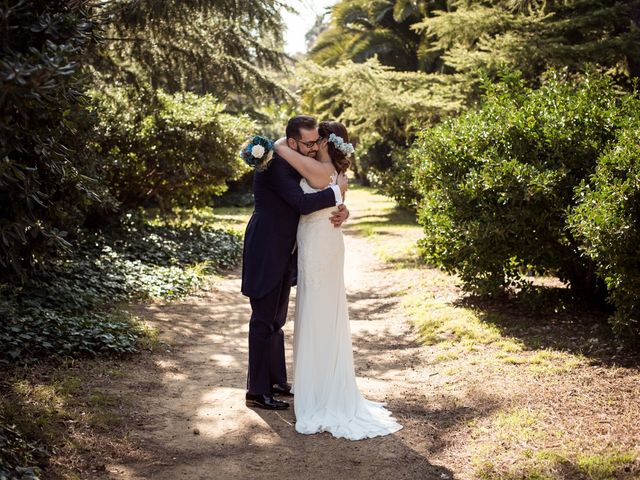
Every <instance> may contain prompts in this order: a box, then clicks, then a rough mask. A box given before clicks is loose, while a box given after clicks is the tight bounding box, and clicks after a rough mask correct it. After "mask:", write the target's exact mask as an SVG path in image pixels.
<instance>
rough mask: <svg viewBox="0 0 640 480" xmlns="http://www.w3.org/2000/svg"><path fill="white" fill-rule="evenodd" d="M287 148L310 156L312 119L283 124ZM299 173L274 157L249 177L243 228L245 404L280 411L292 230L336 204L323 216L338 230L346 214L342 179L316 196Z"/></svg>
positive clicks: (293, 265)
mask: <svg viewBox="0 0 640 480" xmlns="http://www.w3.org/2000/svg"><path fill="white" fill-rule="evenodd" d="M286 136H287V144H288V145H289V146H290V147H291V148H293V149H294V150H297V151H298V152H299V153H300V154H302V155H306V156H308V157H313V158H315V156H316V154H317V153H318V145H319V144H320V142H321V140H322V139H321V138H320V137H319V135H318V128H317V122H316V119H315V118H313V117H309V116H306V115H301V116H297V117H293V118H292V119H291V120H289V123H288V124H287V130H286ZM301 178H302V177H301V176H300V174H299V173H298V172H297V171H296V170H295V169H294V168H293V167H291V166H290V165H289V164H288V163H287V162H286V161H285V160H284V159H282V158H281V157H279V156H278V155H277V154H275V153H274V156H273V160H272V161H271V164H270V165H269V167H268V168H267V169H266V170H264V171H261V172H256V173H255V175H254V178H253V195H254V198H255V207H254V211H253V215H252V216H251V219H250V220H249V224H248V225H247V230H246V232H245V237H244V250H243V254H242V260H243V261H242V293H243V295H245V296H247V297H249V299H250V301H251V320H250V321H249V371H248V375H247V394H246V405H247V406H248V407H258V408H265V409H269V410H281V409H285V408H288V407H289V403H287V402H285V401H283V400H279V399H276V398H274V396H273V395H274V394H281V395H291V393H290V390H291V387H290V386H289V384H287V371H286V365H285V359H284V333H283V332H282V327H283V326H284V323H285V321H286V319H287V310H288V305H289V293H290V292H291V286H292V285H294V284H295V276H296V271H297V255H296V253H295V248H294V247H295V245H296V232H297V229H298V220H299V219H300V215H301V214H309V213H312V212H315V211H316V210H321V209H323V208H328V207H332V206H336V210H334V211H333V212H332V216H331V217H330V218H327V221H331V222H332V223H333V225H334V226H335V227H339V226H340V225H342V223H343V222H344V221H345V220H346V219H347V217H348V216H349V211H348V209H347V208H346V207H345V206H344V204H342V195H343V194H344V192H345V191H346V190H347V179H346V177H345V176H344V175H341V176H339V177H338V185H333V186H332V187H331V188H326V189H325V190H322V191H321V192H317V193H312V194H304V193H303V192H302V189H301V188H300V180H301Z"/></svg>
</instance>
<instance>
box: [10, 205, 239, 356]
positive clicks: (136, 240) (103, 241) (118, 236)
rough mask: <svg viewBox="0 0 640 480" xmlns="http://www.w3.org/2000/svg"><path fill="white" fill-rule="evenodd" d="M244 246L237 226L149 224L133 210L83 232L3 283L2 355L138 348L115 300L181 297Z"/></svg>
mask: <svg viewBox="0 0 640 480" xmlns="http://www.w3.org/2000/svg"><path fill="white" fill-rule="evenodd" d="M241 248H242V246H241V239H240V235H239V234H237V233H233V232H230V231H224V230H219V229H212V228H209V227H197V226H191V227H190V228H188V229H186V228H184V229H183V228H178V227H169V226H152V225H149V224H147V223H146V222H143V221H142V220H141V219H140V218H139V217H136V216H128V217H125V218H124V219H123V221H122V222H121V223H120V224H119V225H114V226H111V227H110V228H109V229H108V230H106V229H105V231H104V232H83V236H82V238H81V240H80V241H79V242H78V248H77V249H76V250H75V251H74V253H73V255H72V256H69V257H68V258H64V259H60V260H58V261H56V262H55V263H54V264H53V265H52V266H51V267H50V268H49V269H48V270H47V271H46V272H42V273H41V274H39V275H38V276H36V277H34V278H32V279H31V280H30V281H29V283H27V284H25V285H22V286H20V287H11V286H8V285H7V286H5V287H4V292H3V297H2V298H1V299H0V314H2V316H3V317H4V318H5V320H4V321H3V322H2V324H0V344H1V345H2V350H1V354H0V362H2V361H5V362H8V361H11V362H16V361H17V362H28V361H31V360H33V359H34V358H38V357H41V356H44V355H61V356H75V355H83V354H96V353H100V352H111V353H126V352H132V351H135V350H136V347H137V341H138V339H139V337H140V335H141V334H142V333H143V329H142V327H141V325H140V324H138V323H136V322H135V321H133V320H132V319H131V318H129V317H128V316H127V315H125V314H123V313H122V312H119V311H118V310H117V309H116V310H114V307H117V306H118V305H119V304H120V303H122V302H125V301H127V300H130V299H132V298H137V299H144V298H165V299H172V298H178V297H181V296H184V295H185V294H186V293H188V292H189V291H191V290H192V289H193V288H194V287H195V286H197V285H199V284H200V282H201V279H202V274H203V273H204V271H206V270H207V269H208V270H212V271H216V272H217V271H221V270H223V269H226V268H229V267H231V266H233V265H235V264H236V263H237V262H238V261H239V258H240V252H241Z"/></svg>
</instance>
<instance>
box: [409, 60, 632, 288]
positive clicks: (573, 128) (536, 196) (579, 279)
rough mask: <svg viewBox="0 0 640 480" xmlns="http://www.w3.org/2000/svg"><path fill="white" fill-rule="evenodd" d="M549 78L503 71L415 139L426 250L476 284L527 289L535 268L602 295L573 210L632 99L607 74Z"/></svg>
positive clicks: (466, 281)
mask: <svg viewBox="0 0 640 480" xmlns="http://www.w3.org/2000/svg"><path fill="white" fill-rule="evenodd" d="M547 77H548V78H547V80H546V81H545V82H544V83H543V84H542V86H541V87H540V88H539V89H537V90H534V89H532V88H530V87H526V86H525V84H524V82H523V81H522V79H521V78H520V77H519V76H518V75H510V76H505V78H504V81H503V82H501V83H496V84H493V85H488V86H487V93H486V95H485V98H484V103H483V105H482V107H481V108H480V109H479V110H478V111H474V112H469V113H467V114H465V115H463V116H461V117H460V118H458V119H455V120H450V121H448V122H446V123H444V124H441V125H439V126H437V127H435V128H433V129H429V130H425V131H423V132H422V134H421V135H420V137H419V139H418V141H417V142H416V143H415V145H414V147H413V150H412V156H413V158H414V160H415V162H416V164H417V167H416V171H415V181H416V184H417V186H418V188H419V190H420V193H421V194H422V195H423V196H424V200H423V201H422V203H421V207H420V212H419V216H420V221H421V223H422V225H423V226H424V230H425V238H424V240H423V242H422V252H423V254H424V256H425V258H426V259H427V260H428V261H430V262H432V263H434V264H436V265H439V266H441V267H443V268H444V269H446V270H448V271H450V272H455V273H458V274H460V276H461V278H462V280H463V282H464V284H465V286H466V287H467V288H468V289H470V290H472V291H475V292H479V293H490V292H498V291H502V290H503V289H506V288H509V287H526V286H528V282H526V280H525V277H524V275H523V274H524V273H526V272H531V271H539V272H550V273H553V274H556V275H558V276H559V277H560V278H561V279H563V280H565V281H567V282H569V283H570V284H571V286H572V287H574V288H575V289H576V290H579V291H581V292H584V293H589V294H598V293H602V292H601V291H600V290H599V288H601V287H600V282H599V281H598V279H597V276H596V274H595V264H594V263H593V260H591V258H589V257H585V256H584V255H582V254H581V250H580V246H581V243H580V241H579V240H578V239H576V238H575V237H574V235H573V232H572V231H571V230H569V229H568V228H567V226H568V224H567V214H568V212H569V210H570V209H571V208H572V207H573V206H575V204H576V199H575V195H574V191H575V189H576V187H577V186H578V185H580V182H581V181H582V180H584V179H586V178H588V177H589V176H590V175H591V174H593V173H594V171H595V168H596V163H597V159H598V157H599V155H600V154H601V152H602V151H603V150H605V149H606V148H607V147H608V146H609V145H610V143H611V142H612V141H613V140H614V139H615V135H616V132H617V131H618V129H619V128H621V126H623V125H624V122H625V121H626V119H628V117H629V115H630V112H631V111H632V110H633V104H632V103H633V102H629V101H621V96H620V95H619V94H618V92H617V91H616V88H615V87H614V85H613V84H612V82H611V80H609V79H608V78H606V77H601V76H597V75H589V76H587V77H586V78H584V79H583V81H579V82H573V81H570V80H567V79H565V78H562V76H561V75H559V74H558V73H556V72H549V73H548V75H547ZM636 108H637V106H636Z"/></svg>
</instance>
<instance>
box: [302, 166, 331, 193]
mask: <svg viewBox="0 0 640 480" xmlns="http://www.w3.org/2000/svg"><path fill="white" fill-rule="evenodd" d="M337 183H338V172H336V171H335V170H334V171H333V174H332V175H331V176H330V177H329V183H328V184H327V186H326V187H323V188H313V187H312V186H311V185H309V182H307V179H306V178H304V177H303V178H302V179H301V180H300V188H302V191H303V192H304V193H316V192H321V191H322V190H324V189H325V188H327V187H330V186H331V185H337Z"/></svg>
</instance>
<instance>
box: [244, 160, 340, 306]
mask: <svg viewBox="0 0 640 480" xmlns="http://www.w3.org/2000/svg"><path fill="white" fill-rule="evenodd" d="M301 178H302V176H301V175H300V174H299V173H298V172H297V171H296V170H295V169H294V168H293V167H291V166H290V165H289V164H288V163H287V162H286V160H284V159H283V158H281V157H279V156H278V155H277V154H275V153H274V158H273V160H272V161H271V164H270V165H269V168H267V169H266V170H265V171H263V172H256V173H255V175H254V176H253V195H254V198H255V206H254V211H253V214H252V215H251V219H250V220H249V224H248V225H247V229H246V231H245V235H244V249H243V252H242V293H243V295H246V296H248V297H251V298H261V297H263V296H264V295H266V294H267V293H268V292H270V291H271V290H273V289H274V288H275V287H276V285H278V283H279V282H280V281H282V278H283V277H284V275H285V272H286V271H287V269H292V270H294V269H296V268H297V266H296V265H295V258H294V257H293V255H292V253H293V250H294V246H295V244H296V232H297V230H298V221H299V220H300V215H301V214H309V213H312V212H315V211H317V210H321V209H323V208H328V207H332V206H334V205H335V204H336V200H335V195H334V193H333V190H332V189H330V188H327V189H325V190H323V191H321V192H317V193H310V194H305V193H303V191H302V189H301V188H300V179H301ZM327 221H328V219H327Z"/></svg>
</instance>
